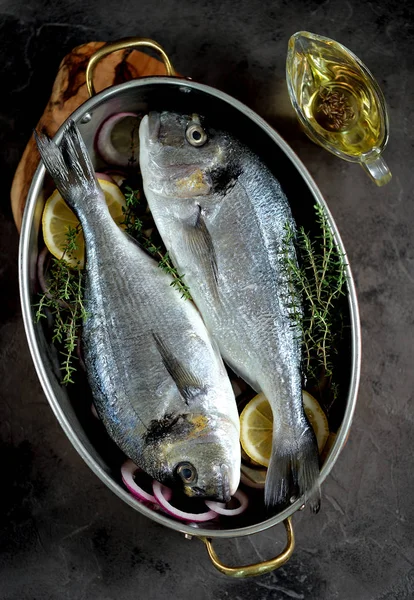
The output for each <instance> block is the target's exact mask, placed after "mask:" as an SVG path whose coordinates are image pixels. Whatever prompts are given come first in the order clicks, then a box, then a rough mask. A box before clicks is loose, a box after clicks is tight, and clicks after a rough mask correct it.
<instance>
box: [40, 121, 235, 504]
mask: <svg viewBox="0 0 414 600" xmlns="http://www.w3.org/2000/svg"><path fill="white" fill-rule="evenodd" d="M37 143H38V147H39V151H40V154H41V156H42V160H43V162H44V164H45V166H46V168H47V170H48V171H49V173H50V174H51V175H52V177H53V179H54V181H55V184H56V186H57V188H58V190H59V191H60V193H61V194H62V196H63V198H64V199H65V200H66V202H67V203H68V204H69V206H70V207H71V208H72V209H73V210H74V211H75V212H76V214H77V216H78V218H79V220H80V222H81V225H82V229H83V234H84V238H85V249H86V268H85V270H86V274H85V298H84V305H85V309H86V313H87V318H86V320H85V322H84V325H83V331H82V345H83V351H84V361H85V365H86V369H87V375H88V381H89V384H90V387H91V390H92V395H93V400H94V404H95V406H96V410H97V412H98V415H99V417H100V418H101V420H102V422H103V424H104V426H105V427H106V429H107V431H108V433H109V435H110V436H111V437H112V439H113V440H114V441H115V442H116V444H117V445H118V446H119V447H120V448H121V449H122V450H123V451H124V453H125V454H126V455H127V456H128V457H129V458H131V459H132V460H133V461H134V462H135V463H136V464H137V465H138V466H140V467H141V468H142V469H143V470H145V471H146V472H147V473H149V474H150V475H151V476H152V477H154V478H155V479H158V480H159V481H161V482H162V483H165V484H167V485H176V486H179V487H181V488H182V489H183V490H184V492H185V493H186V494H188V495H189V496H195V495H197V496H201V497H210V498H216V499H218V500H228V499H229V497H230V496H229V494H233V493H234V492H235V491H236V489H237V487H238V483H239V479H240V443H239V419H238V413H237V407H236V402H235V398H234V393H233V390H232V387H231V383H230V380H229V378H228V375H227V373H226V370H225V367H224V364H223V362H222V359H221V357H220V355H219V353H218V351H217V349H216V347H215V346H213V345H212V342H211V339H210V336H209V334H208V332H207V329H206V327H205V325H204V323H203V321H202V319H201V316H200V315H199V313H198V312H197V310H196V308H195V307H194V305H193V304H192V302H190V301H186V300H184V299H182V298H181V296H180V293H179V292H178V291H177V290H176V289H175V288H174V287H172V286H171V283H172V281H173V279H172V277H171V276H170V275H169V274H167V273H165V272H164V271H162V270H161V269H160V268H159V267H158V264H157V262H156V261H155V260H154V259H153V258H152V257H150V256H149V255H148V254H147V253H146V252H144V250H143V249H142V248H141V247H139V246H138V245H137V243H135V241H134V240H132V238H130V237H128V236H127V235H126V234H125V233H124V232H123V231H122V230H121V229H120V228H119V227H118V226H117V225H116V224H115V222H114V221H113V220H112V218H111V216H110V214H109V211H108V208H107V206H106V203H105V199H104V196H103V193H102V190H101V189H100V187H99V185H98V183H97V180H96V177H95V174H94V171H93V167H92V165H91V162H90V159H89V156H88V154H87V151H86V148H85V146H84V144H83V141H82V138H81V136H80V134H79V131H78V130H77V128H76V126H75V125H74V123H72V122H70V121H69V123H68V125H67V127H66V129H65V131H64V133H63V138H62V143H61V148H58V147H57V146H56V145H55V144H54V143H53V142H52V141H51V140H49V139H48V138H46V137H45V136H44V135H41V134H38V135H37ZM182 465H185V468H184V469H181V468H180V466H182ZM188 473H190V475H191V477H190V476H189V475H188Z"/></svg>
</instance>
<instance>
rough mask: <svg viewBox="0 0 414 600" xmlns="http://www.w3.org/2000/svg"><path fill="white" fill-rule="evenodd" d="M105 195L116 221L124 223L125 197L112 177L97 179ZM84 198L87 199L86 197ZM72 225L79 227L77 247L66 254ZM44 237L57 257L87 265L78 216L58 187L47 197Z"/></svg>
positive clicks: (81, 265) (76, 264)
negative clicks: (110, 179) (110, 178)
mask: <svg viewBox="0 0 414 600" xmlns="http://www.w3.org/2000/svg"><path fill="white" fill-rule="evenodd" d="M98 182H99V185H100V186H101V188H102V190H103V193H104V195H105V200H106V203H107V205H108V209H109V212H110V213H111V216H112V218H113V220H114V221H115V223H117V224H118V225H121V223H122V221H123V220H124V213H123V210H122V208H123V207H125V206H126V204H125V197H124V195H123V193H122V192H121V190H120V189H119V187H118V186H117V185H115V184H114V183H112V182H110V181H105V180H104V179H98ZM85 201H87V200H86V199H85ZM70 229H77V231H78V233H77V235H76V236H75V243H76V250H73V251H71V252H70V253H69V252H67V253H65V255H64V256H63V252H64V248H65V246H66V244H67V241H68V238H67V234H68V231H69V230H70ZM42 230H43V239H44V240H45V244H46V246H47V248H48V250H49V252H50V253H51V254H53V256H56V258H62V257H63V258H64V260H65V261H66V262H67V263H68V264H69V265H70V266H71V267H79V268H81V269H82V268H83V267H84V265H85V241H84V238H83V233H82V228H81V225H80V223H79V220H78V218H77V217H76V215H75V214H74V213H73V212H72V210H71V209H70V208H69V206H68V205H67V204H66V202H65V201H64V200H63V198H62V196H61V195H60V193H59V192H58V191H57V190H55V191H54V192H53V194H52V195H51V196H50V197H49V198H48V199H47V201H46V204H45V208H44V210H43V216H42Z"/></svg>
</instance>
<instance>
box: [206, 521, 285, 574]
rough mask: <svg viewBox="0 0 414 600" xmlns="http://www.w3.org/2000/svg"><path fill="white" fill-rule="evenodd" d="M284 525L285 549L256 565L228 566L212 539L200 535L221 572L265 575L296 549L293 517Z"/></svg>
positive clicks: (212, 560) (277, 566)
mask: <svg viewBox="0 0 414 600" xmlns="http://www.w3.org/2000/svg"><path fill="white" fill-rule="evenodd" d="M283 525H284V526H285V529H286V534H287V542H286V546H285V548H284V550H283V551H282V552H281V553H280V554H279V555H278V556H276V557H275V558H271V559H270V560H266V561H264V562H261V563H256V564H254V565H246V566H244V567H228V566H226V565H224V564H223V563H222V562H221V561H220V559H219V558H218V556H217V554H216V552H215V550H214V549H213V544H212V541H211V539H210V538H207V537H200V540H202V541H203V542H204V543H205V545H206V548H207V552H208V555H209V557H210V559H211V562H212V563H213V565H214V566H215V567H216V569H218V570H219V571H220V572H221V573H223V574H224V575H228V576H229V577H237V578H238V579H241V578H243V577H255V576H256V575H264V574H265V573H270V571H274V570H275V569H279V568H280V567H282V566H283V565H284V564H285V563H286V562H287V561H288V560H289V558H290V557H291V556H292V554H293V550H294V549H295V536H294V533H293V527H292V518H291V517H288V518H287V519H285V520H284V521H283Z"/></svg>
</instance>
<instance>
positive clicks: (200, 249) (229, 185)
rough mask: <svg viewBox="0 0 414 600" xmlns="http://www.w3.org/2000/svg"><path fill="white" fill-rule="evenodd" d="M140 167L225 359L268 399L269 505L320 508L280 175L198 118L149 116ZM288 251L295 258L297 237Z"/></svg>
mask: <svg viewBox="0 0 414 600" xmlns="http://www.w3.org/2000/svg"><path fill="white" fill-rule="evenodd" d="M140 167H141V172H142V176H143V181H144V191H145V194H146V197H147V200H148V203H149V206H150V209H151V212H152V215H153V217H154V220H155V223H156V225H157V228H158V230H159V232H160V234H161V236H162V239H163V241H164V244H165V246H166V247H167V249H168V251H169V253H170V256H171V257H172V259H173V261H174V262H175V264H176V266H177V268H179V269H180V272H182V273H185V277H184V280H185V282H186V283H187V284H188V285H189V287H190V289H191V293H192V296H193V298H194V301H195V303H196V305H197V307H198V309H199V310H200V312H201V314H202V316H203V319H204V322H205V323H206V325H207V328H208V329H209V331H210V333H211V334H212V335H213V337H214V338H215V340H216V341H217V343H218V344H219V348H220V352H221V354H222V356H223V358H224V360H225V361H226V362H227V363H228V364H229V365H230V366H231V368H232V369H233V370H234V371H235V372H236V373H238V374H239V375H240V376H241V377H243V379H245V380H246V381H247V382H248V383H249V384H250V385H251V386H252V387H253V389H255V390H256V391H262V392H263V393H264V394H265V395H266V397H267V398H268V400H269V402H270V404H271V407H272V411H273V417H274V418H273V422H274V434H273V442H272V455H271V459H270V465H269V469H268V473H267V478H266V487H265V501H266V503H267V505H269V506H273V505H277V506H281V505H286V504H287V503H288V502H289V500H290V498H291V496H292V495H295V494H297V493H299V495H300V496H304V497H305V500H309V504H310V506H311V508H312V510H314V511H315V512H317V510H318V509H319V504H320V491H319V484H318V474H319V456H318V450H317V444H316V439H315V435H314V432H313V430H312V427H311V426H310V424H309V422H308V420H307V418H306V416H305V413H304V410H303V405H302V392H301V349H300V332H299V331H298V327H297V326H295V325H294V324H293V321H292V319H291V316H290V311H291V310H292V308H291V306H290V303H291V294H290V291H289V287H288V281H287V279H286V275H285V270H284V268H283V263H282V259H281V252H282V245H283V240H284V239H285V237H286V230H285V227H286V225H290V227H291V228H292V229H293V230H294V229H295V223H294V220H293V217H292V214H291V210H290V206H289V203H288V201H287V198H286V196H285V194H284V193H283V191H282V189H281V186H280V184H279V182H278V181H277V180H276V178H275V177H274V176H273V175H272V174H271V172H270V171H269V169H268V168H267V167H266V166H265V165H264V164H263V163H262V162H261V161H260V159H259V158H258V157H257V156H256V155H254V154H253V153H252V152H251V151H250V150H249V149H248V148H247V147H246V146H244V145H243V144H241V143H240V142H239V141H238V140H236V139H235V138H234V137H232V136H231V135H229V134H227V133H225V132H223V131H218V130H214V129H210V128H209V129H207V128H205V127H203V125H202V122H201V120H200V117H199V116H198V115H191V116H186V115H181V114H177V113H170V112H163V113H161V114H159V113H155V112H152V113H150V114H149V115H147V116H146V117H145V118H144V119H143V120H142V122H141V127H140ZM289 255H290V258H291V259H292V260H296V254H295V249H294V247H293V243H292V245H291V247H290V248H289Z"/></svg>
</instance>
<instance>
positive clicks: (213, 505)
mask: <svg viewBox="0 0 414 600" xmlns="http://www.w3.org/2000/svg"><path fill="white" fill-rule="evenodd" d="M232 498H236V499H237V500H238V501H239V502H240V506H238V507H237V508H226V504H225V503H224V502H215V501H214V500H205V503H206V505H207V506H208V508H210V509H211V510H212V511H214V512H216V513H217V514H219V515H224V516H225V517H235V516H236V515H240V514H241V513H242V512H244V511H245V510H246V508H247V506H248V504H249V499H248V497H247V494H245V493H244V492H242V491H241V490H237V491H236V492H235V493H234V495H233V496H232Z"/></svg>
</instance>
